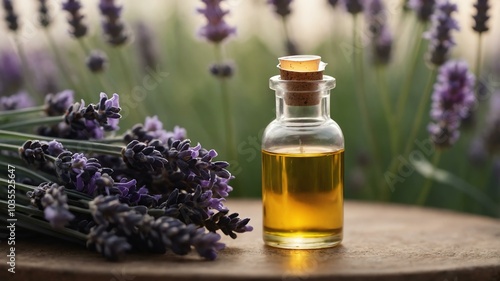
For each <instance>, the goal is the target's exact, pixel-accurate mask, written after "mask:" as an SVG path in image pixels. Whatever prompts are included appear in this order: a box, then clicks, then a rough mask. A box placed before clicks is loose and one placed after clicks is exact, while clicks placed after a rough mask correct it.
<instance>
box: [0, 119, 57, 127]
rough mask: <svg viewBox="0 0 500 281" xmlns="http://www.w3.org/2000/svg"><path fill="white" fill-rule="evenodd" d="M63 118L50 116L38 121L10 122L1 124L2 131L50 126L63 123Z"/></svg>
mask: <svg viewBox="0 0 500 281" xmlns="http://www.w3.org/2000/svg"><path fill="white" fill-rule="evenodd" d="M63 120H64V119H63V117H62V116H49V117H41V118H37V119H34V120H33V119H28V120H21V121H17V122H9V123H7V124H1V125H0V130H5V129H12V128H22V127H27V126H38V125H48V124H56V123H59V122H61V121H63Z"/></svg>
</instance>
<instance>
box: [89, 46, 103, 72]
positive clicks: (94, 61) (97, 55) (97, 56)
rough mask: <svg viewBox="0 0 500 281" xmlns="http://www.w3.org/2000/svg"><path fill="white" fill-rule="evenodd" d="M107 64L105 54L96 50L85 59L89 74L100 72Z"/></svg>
mask: <svg viewBox="0 0 500 281" xmlns="http://www.w3.org/2000/svg"><path fill="white" fill-rule="evenodd" d="M107 63H108V56H106V53H104V52H101V51H98V50H93V51H92V52H91V53H90V55H89V56H88V57H87V61H86V64H87V68H88V69H89V70H90V71H91V72H94V73H96V72H102V71H103V70H104V69H105V68H106V65H107Z"/></svg>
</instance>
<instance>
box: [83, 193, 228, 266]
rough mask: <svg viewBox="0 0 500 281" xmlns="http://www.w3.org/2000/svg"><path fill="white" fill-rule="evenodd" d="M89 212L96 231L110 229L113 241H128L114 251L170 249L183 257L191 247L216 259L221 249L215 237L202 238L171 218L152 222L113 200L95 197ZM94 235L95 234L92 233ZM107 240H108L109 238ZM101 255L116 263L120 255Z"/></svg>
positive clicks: (190, 226) (188, 226)
mask: <svg viewBox="0 0 500 281" xmlns="http://www.w3.org/2000/svg"><path fill="white" fill-rule="evenodd" d="M89 209H90V211H91V213H92V216H93V218H94V220H95V221H96V222H97V224H98V226H97V227H99V226H104V227H106V228H107V229H112V231H113V232H111V234H114V235H115V236H116V237H120V236H121V237H126V238H127V242H126V241H125V240H121V243H120V244H121V245H122V247H116V245H115V247H113V249H116V248H118V249H125V248H128V247H126V246H124V245H125V243H127V244H128V243H129V245H131V246H132V247H135V248H137V249H144V248H146V249H149V250H154V251H155V252H159V253H163V252H165V251H167V250H169V249H170V250H172V251H173V252H174V253H176V254H179V255H185V254H187V253H188V252H189V251H190V250H191V247H194V248H195V249H196V251H197V252H198V253H199V254H200V255H201V256H203V257H205V258H207V259H215V258H216V256H217V251H218V250H220V249H222V248H223V247H224V244H221V243H219V242H218V241H219V240H220V236H219V235H218V234H215V233H208V234H205V233H203V230H202V229H198V227H196V226H195V225H193V224H190V225H186V224H184V223H183V222H181V221H179V220H177V219H175V218H171V217H160V218H158V219H154V218H153V217H151V216H149V215H147V214H145V213H142V212H140V211H138V210H134V209H132V208H130V207H129V206H128V205H126V204H122V203H120V202H119V201H118V199H116V198H114V197H112V196H107V197H103V196H98V197H96V198H95V199H94V200H92V201H91V202H90V203H89ZM97 227H96V228H97ZM101 231H102V230H101ZM94 232H96V231H95V230H94ZM106 236H107V237H108V238H109V237H111V235H109V234H107V235H106ZM89 238H91V236H89ZM116 239H117V238H115V240H116ZM94 240H95V239H94ZM90 244H92V242H90ZM117 244H118V243H117ZM111 245H113V244H111ZM101 253H103V255H105V256H106V257H107V258H110V259H116V258H117V255H116V254H118V253H120V251H108V252H106V251H101Z"/></svg>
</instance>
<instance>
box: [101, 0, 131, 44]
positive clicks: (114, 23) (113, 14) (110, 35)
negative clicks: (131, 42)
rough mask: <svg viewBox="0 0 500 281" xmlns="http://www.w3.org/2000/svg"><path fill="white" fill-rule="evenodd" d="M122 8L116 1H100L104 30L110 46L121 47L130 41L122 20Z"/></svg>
mask: <svg viewBox="0 0 500 281" xmlns="http://www.w3.org/2000/svg"><path fill="white" fill-rule="evenodd" d="M122 8H123V7H122V6H118V5H117V4H116V3H115V1H114V0H100V2H99V10H100V11H101V15H102V16H103V17H104V20H103V22H102V28H103V30H104V34H105V35H106V39H107V41H108V43H109V44H111V45H113V46H121V45H123V44H125V43H126V42H127V40H128V34H127V32H126V31H125V26H124V24H123V22H122V21H121V20H120V15H121V12H122Z"/></svg>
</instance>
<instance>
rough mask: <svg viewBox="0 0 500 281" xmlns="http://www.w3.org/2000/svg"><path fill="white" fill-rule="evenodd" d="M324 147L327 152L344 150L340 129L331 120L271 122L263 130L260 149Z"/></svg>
mask: <svg viewBox="0 0 500 281" xmlns="http://www.w3.org/2000/svg"><path fill="white" fill-rule="evenodd" d="M295 145H306V146H324V147H326V148H327V149H329V150H338V149H343V148H344V135H343V133H342V129H341V128H340V126H339V125H338V124H337V122H335V121H334V120H332V119H327V120H324V121H323V122H314V123H297V122H294V123H287V122H281V121H279V120H273V121H272V122H271V123H269V125H268V126H267V127H266V129H265V130H264V134H263V137H262V149H271V148H274V149H276V148H277V147H280V146H295Z"/></svg>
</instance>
